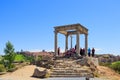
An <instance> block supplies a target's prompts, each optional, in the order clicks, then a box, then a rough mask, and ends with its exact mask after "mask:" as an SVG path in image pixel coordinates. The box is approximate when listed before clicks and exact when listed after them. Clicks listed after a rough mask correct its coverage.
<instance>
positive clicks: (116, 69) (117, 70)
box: [110, 61, 120, 74]
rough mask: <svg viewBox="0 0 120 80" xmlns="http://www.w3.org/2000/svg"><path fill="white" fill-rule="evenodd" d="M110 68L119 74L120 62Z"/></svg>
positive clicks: (114, 63)
mask: <svg viewBox="0 0 120 80" xmlns="http://www.w3.org/2000/svg"><path fill="white" fill-rule="evenodd" d="M110 67H111V68H112V69H113V70H115V71H116V72H118V73H119V74H120V61H117V62H113V63H112V64H111V65H110Z"/></svg>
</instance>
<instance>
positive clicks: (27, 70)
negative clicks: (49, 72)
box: [0, 65, 44, 80]
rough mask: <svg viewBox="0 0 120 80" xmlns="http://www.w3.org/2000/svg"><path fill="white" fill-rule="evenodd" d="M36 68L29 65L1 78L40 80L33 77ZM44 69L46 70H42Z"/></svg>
mask: <svg viewBox="0 0 120 80" xmlns="http://www.w3.org/2000/svg"><path fill="white" fill-rule="evenodd" d="M35 68H36V66H34V65H28V66H25V67H23V68H21V69H18V70H16V71H14V72H12V73H7V74H4V75H1V76H0V78H2V80H40V79H39V78H34V77H31V76H32V75H33V73H34V69H35ZM43 69H44V68H41V70H43ZM0 80H1V79H0Z"/></svg>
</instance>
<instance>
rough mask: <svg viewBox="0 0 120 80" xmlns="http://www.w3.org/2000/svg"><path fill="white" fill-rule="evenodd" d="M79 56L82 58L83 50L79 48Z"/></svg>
mask: <svg viewBox="0 0 120 80" xmlns="http://www.w3.org/2000/svg"><path fill="white" fill-rule="evenodd" d="M80 55H81V56H83V49H82V48H80Z"/></svg>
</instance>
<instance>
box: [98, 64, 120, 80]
mask: <svg viewBox="0 0 120 80" xmlns="http://www.w3.org/2000/svg"><path fill="white" fill-rule="evenodd" d="M98 70H99V75H100V77H101V78H104V79H107V80H120V74H118V73H116V72H115V71H113V70H112V69H110V68H108V67H104V66H98Z"/></svg>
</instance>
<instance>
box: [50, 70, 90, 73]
mask: <svg viewBox="0 0 120 80" xmlns="http://www.w3.org/2000/svg"><path fill="white" fill-rule="evenodd" d="M52 72H53V73H54V72H58V73H74V72H76V73H89V71H88V70H53V71H52Z"/></svg>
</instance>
